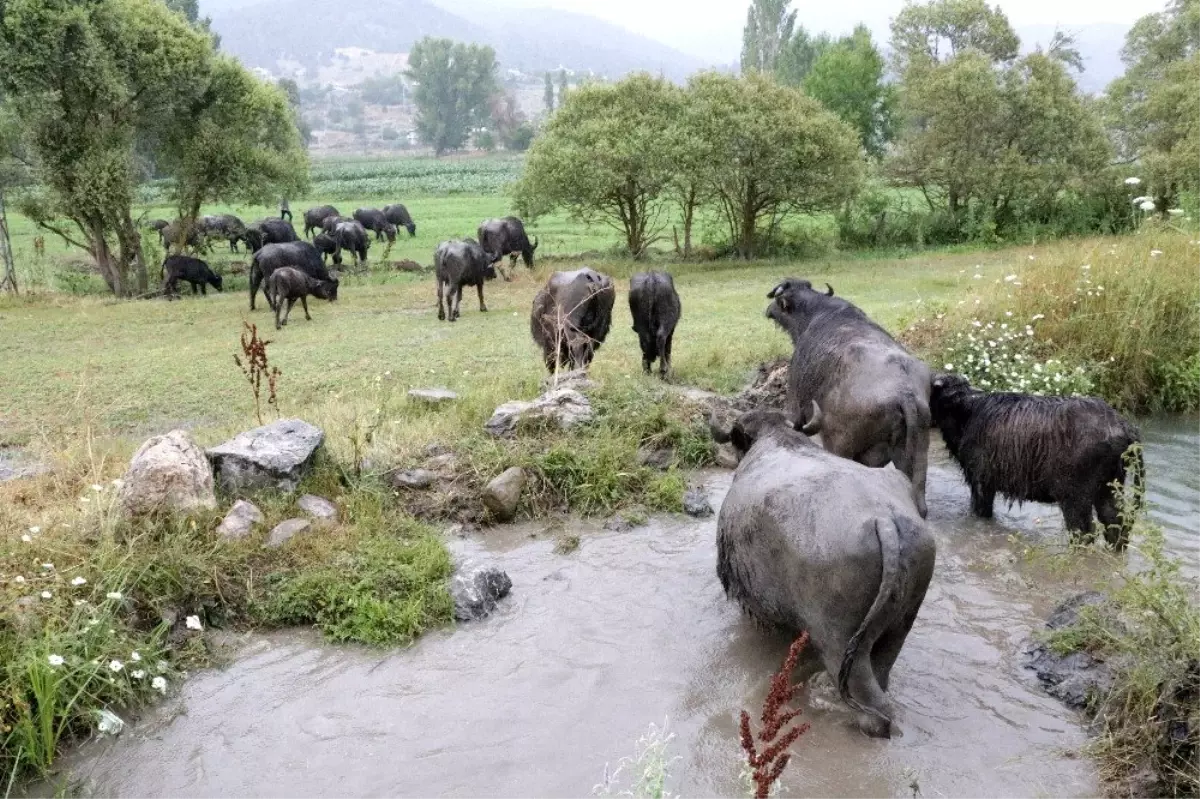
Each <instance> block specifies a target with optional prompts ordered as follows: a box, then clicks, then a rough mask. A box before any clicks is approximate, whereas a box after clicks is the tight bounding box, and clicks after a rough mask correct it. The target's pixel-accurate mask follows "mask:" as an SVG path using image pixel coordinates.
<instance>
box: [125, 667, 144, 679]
mask: <svg viewBox="0 0 1200 799" xmlns="http://www.w3.org/2000/svg"><path fill="white" fill-rule="evenodd" d="M129 676H130V677H132V678H133V679H135V680H140V679H142V678H143V677H145V676H146V672H144V671H142V670H141V669H135V670H134V671H131V672H129Z"/></svg>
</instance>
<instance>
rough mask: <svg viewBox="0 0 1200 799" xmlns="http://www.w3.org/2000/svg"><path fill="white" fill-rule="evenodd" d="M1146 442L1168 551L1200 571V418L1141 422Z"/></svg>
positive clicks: (1155, 513)
mask: <svg viewBox="0 0 1200 799" xmlns="http://www.w3.org/2000/svg"><path fill="white" fill-rule="evenodd" d="M1139 427H1140V429H1141V431H1142V438H1143V439H1144V440H1145V445H1146V474H1147V480H1148V488H1147V492H1146V494H1147V500H1148V503H1147V506H1148V512H1149V515H1150V518H1151V519H1153V520H1154V521H1156V522H1157V523H1159V524H1160V525H1162V527H1163V529H1164V530H1166V533H1167V550H1168V551H1169V552H1170V553H1171V554H1172V555H1174V556H1175V557H1177V558H1179V559H1180V560H1181V561H1182V562H1183V563H1184V570H1185V571H1186V572H1187V573H1188V574H1190V575H1191V576H1192V577H1196V576H1200V423H1197V421H1196V419H1194V418H1188V417H1175V418H1171V417H1165V418H1158V419H1153V420H1149V421H1143V422H1141V423H1140V425H1139Z"/></svg>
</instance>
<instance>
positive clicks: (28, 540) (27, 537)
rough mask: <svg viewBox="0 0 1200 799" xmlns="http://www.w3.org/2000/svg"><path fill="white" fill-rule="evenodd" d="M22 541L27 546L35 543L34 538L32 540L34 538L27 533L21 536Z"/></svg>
mask: <svg viewBox="0 0 1200 799" xmlns="http://www.w3.org/2000/svg"><path fill="white" fill-rule="evenodd" d="M21 540H22V541H23V542H25V543H26V544H30V543H33V538H32V537H31V536H30V535H29V534H28V533H26V534H25V535H23V536H21Z"/></svg>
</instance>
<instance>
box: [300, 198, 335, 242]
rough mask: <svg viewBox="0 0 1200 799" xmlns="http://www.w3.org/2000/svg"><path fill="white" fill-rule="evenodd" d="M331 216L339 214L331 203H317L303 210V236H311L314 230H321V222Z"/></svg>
mask: <svg viewBox="0 0 1200 799" xmlns="http://www.w3.org/2000/svg"><path fill="white" fill-rule="evenodd" d="M331 216H341V214H340V213H339V212H338V209H336V208H334V207H333V206H332V205H318V206H317V207H316V208H309V209H308V210H307V211H305V212H304V237H305V238H311V237H312V234H313V231H314V230H322V224H323V223H324V222H325V220H326V219H328V218H329V217H331Z"/></svg>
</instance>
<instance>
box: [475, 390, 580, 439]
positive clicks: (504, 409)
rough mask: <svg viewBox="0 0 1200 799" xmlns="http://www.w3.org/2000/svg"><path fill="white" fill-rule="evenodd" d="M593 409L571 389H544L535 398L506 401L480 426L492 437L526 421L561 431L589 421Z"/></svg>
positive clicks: (506, 433)
mask: <svg viewBox="0 0 1200 799" xmlns="http://www.w3.org/2000/svg"><path fill="white" fill-rule="evenodd" d="M593 415H594V411H592V404H591V403H590V402H588V398H587V397H585V396H583V395H582V394H580V393H579V392H578V391H575V390H574V389H570V388H559V389H555V390H553V391H547V392H546V393H545V394H543V395H541V396H540V397H538V398H537V399H535V400H532V401H529V402H525V401H522V400H514V401H512V402H506V403H504V404H503V405H501V406H500V407H499V408H497V409H496V410H495V412H494V413H493V414H492V418H491V419H488V420H487V422H486V423H485V424H484V426H483V428H484V429H485V430H487V431H488V432H489V433H491V434H492V435H494V436H512V435H515V434H516V432H517V428H518V426H519V425H521V424H523V423H525V422H526V421H535V420H536V421H539V422H546V423H549V424H553V425H555V426H557V427H559V428H561V429H563V430H565V429H567V428H570V427H574V426H575V425H577V424H580V423H582V422H587V421H590V420H591V418H592V416H593Z"/></svg>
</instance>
